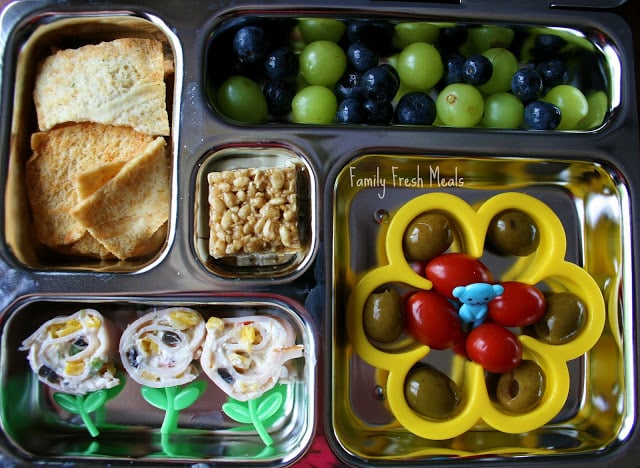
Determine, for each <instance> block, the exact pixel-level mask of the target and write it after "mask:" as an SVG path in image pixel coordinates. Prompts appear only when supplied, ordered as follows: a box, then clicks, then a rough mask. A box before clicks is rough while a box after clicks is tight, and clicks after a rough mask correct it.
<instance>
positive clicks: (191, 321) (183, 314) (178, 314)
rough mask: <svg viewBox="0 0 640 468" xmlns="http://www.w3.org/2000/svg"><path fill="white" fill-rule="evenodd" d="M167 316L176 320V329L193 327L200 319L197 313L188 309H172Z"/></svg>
mask: <svg viewBox="0 0 640 468" xmlns="http://www.w3.org/2000/svg"><path fill="white" fill-rule="evenodd" d="M169 317H170V318H171V320H172V321H174V322H176V327H177V328H178V330H184V329H185V328H188V327H193V326H194V325H197V324H198V322H199V321H200V317H198V315H197V314H195V313H194V312H191V311H188V310H174V311H173V312H171V313H170V314H169Z"/></svg>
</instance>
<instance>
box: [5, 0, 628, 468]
mask: <svg viewBox="0 0 640 468" xmlns="http://www.w3.org/2000/svg"><path fill="white" fill-rule="evenodd" d="M588 3H589V5H588V6H589V8H575V7H576V5H575V4H576V2H572V1H568V0H567V1H558V2H535V1H524V0H522V1H514V2H511V3H510V4H509V6H508V8H507V7H505V5H504V2H500V1H498V0H490V1H479V0H466V1H464V0H462V1H460V2H454V1H446V2H409V1H407V2H402V1H388V2H371V1H365V0H350V1H347V2H336V1H329V2H318V3H317V4H313V3H304V2H303V3H295V2H287V1H274V2H268V3H267V4H262V3H259V2H249V1H233V2H205V1H193V2H171V1H166V2H153V1H141V2H135V5H134V4H131V3H127V2H76V1H71V2H63V3H60V2H44V1H43V2H40V1H16V2H14V3H10V4H8V5H7V6H5V7H4V9H3V10H2V13H1V16H0V27H1V32H0V45H1V48H2V49H1V50H0V53H1V55H0V57H1V58H0V60H1V63H2V74H1V75H0V86H1V89H0V92H1V94H0V98H1V105H0V109H1V112H2V120H1V124H0V149H1V153H0V154H1V158H2V159H1V161H2V162H1V164H0V180H1V183H0V186H1V187H2V191H1V193H0V195H1V198H2V201H3V205H2V227H1V228H0V273H1V275H2V280H1V283H0V464H2V465H3V466H4V465H5V464H6V465H8V466H14V465H15V466H21V465H32V464H33V465H35V464H39V465H51V466H62V465H65V466H99V465H101V466H120V465H126V466H130V465H134V466H136V465H139V466H158V465H174V464H175V465H190V466H219V465H220V466H222V465H225V466H226V465H235V466H251V465H256V466H287V465H293V464H296V463H300V465H301V466H304V464H305V463H309V464H310V466H311V464H316V465H325V464H330V463H334V464H346V465H350V466H398V465H400V464H408V465H415V466H430V465H433V466H437V465H441V464H444V463H447V464H453V465H457V464H459V465H467V464H473V463H477V462H490V463H491V464H495V465H498V466H502V465H504V466H511V465H513V464H516V463H522V464H532V465H537V464H545V465H546V464H557V465H565V464H568V463H581V464H588V465H591V464H593V465H597V464H599V463H602V462H614V461H615V462H621V463H624V462H625V460H626V461H627V462H629V461H630V460H631V457H632V456H633V451H634V450H635V451H636V452H637V449H635V448H634V446H635V445H637V442H638V440H637V439H638V437H637V430H638V429H637V426H638V420H637V419H638V414H637V400H638V380H637V373H638V343H637V331H638V323H637V317H636V311H637V310H638V308H639V307H640V305H639V304H638V299H637V295H636V294H635V291H637V290H638V289H639V288H640V280H639V279H638V275H637V273H636V264H637V262H638V253H637V252H638V249H639V248H640V240H639V239H640V222H639V221H638V216H637V213H636V211H637V206H638V203H640V188H639V187H640V173H639V172H638V170H637V168H638V163H637V158H638V155H639V154H640V145H639V141H638V135H639V133H638V121H637V120H638V117H637V115H638V114H637V108H636V99H637V98H636V83H635V80H634V57H633V47H632V39H631V38H632V36H631V30H630V27H629V25H628V24H627V23H626V22H625V21H624V19H623V18H621V17H619V16H617V15H615V14H613V13H611V12H610V11H608V10H607V8H612V7H615V6H618V3H620V2H609V3H610V4H609V3H607V2H588ZM594 3H595V4H594ZM309 17H330V18H338V19H343V20H347V21H355V20H367V19H376V20H380V19H383V20H388V21H391V22H394V23H402V22H428V23H432V24H434V25H437V26H438V27H440V28H441V27H444V26H447V25H453V24H461V25H465V26H467V27H470V28H480V27H487V28H491V27H504V28H511V29H512V30H513V31H515V37H516V39H517V40H518V41H521V42H520V44H521V45H522V44H524V45H523V46H522V47H526V44H527V41H529V43H530V41H532V38H534V37H535V35H536V34H541V33H550V34H556V35H560V36H561V37H563V38H564V39H565V40H567V41H568V44H569V45H568V46H567V50H568V52H567V57H569V59H570V60H569V63H570V67H569V72H570V75H571V77H572V80H574V81H575V82H576V83H579V84H580V86H583V87H584V89H585V90H588V91H589V92H596V91H597V92H600V96H604V97H605V102H606V104H605V105H604V108H603V112H602V116H601V118H600V119H597V120H596V123H595V124H594V125H592V126H590V127H589V128H583V129H578V130H550V131H530V130H523V129H504V130H503V129H490V128H480V127H476V128H455V127H447V126H444V125H440V124H438V123H437V122H436V124H435V125H433V126H412V125H396V124H394V125H338V124H326V125H320V124H298V123H292V122H290V121H270V122H265V123H239V122H234V121H231V120H229V119H227V118H226V117H225V116H224V115H223V114H222V112H221V111H220V108H219V105H218V104H217V103H216V101H215V99H214V98H212V97H213V96H215V89H216V87H218V86H219V85H220V81H221V79H224V77H225V76H226V73H227V72H226V71H225V63H226V62H225V60H226V59H227V53H228V47H229V34H230V31H234V28H236V27H237V25H238V24H250V23H252V22H260V21H276V20H277V21H281V25H282V27H283V28H287V27H288V28H292V26H291V25H292V24H295V21H294V20H296V19H299V18H309ZM256 18H257V19H256ZM278 24H280V23H278ZM121 37H144V38H155V39H158V40H160V41H161V42H162V44H163V47H164V51H165V55H166V56H167V57H170V58H171V59H172V61H173V69H174V71H173V72H172V73H171V74H169V75H168V76H167V78H166V80H165V81H166V86H167V111H168V115H169V121H170V128H171V135H170V136H168V137H167V138H166V140H167V146H168V154H169V158H170V183H169V189H170V193H171V194H170V206H169V212H170V215H169V220H168V222H167V224H166V230H164V231H162V232H161V233H160V234H161V235H162V236H164V238H163V240H162V242H161V243H160V246H159V247H158V248H157V249H156V250H155V251H153V252H152V253H150V254H148V255H146V256H143V257H137V258H131V259H126V260H120V261H118V260H111V259H105V260H102V261H100V260H93V259H88V258H76V257H70V256H66V255H61V254H59V253H55V252H52V251H50V250H48V249H46V248H43V246H42V245H39V243H38V242H37V241H36V240H35V237H34V235H33V225H34V224H33V223H34V222H37V220H34V219H33V216H32V213H31V210H30V207H29V203H28V200H27V195H26V192H27V188H26V181H25V164H26V161H27V159H28V158H29V156H30V154H31V149H30V136H31V134H32V133H34V132H35V131H37V122H36V112H35V107H34V101H33V94H32V93H33V87H34V80H35V73H34V71H35V69H36V67H37V64H38V63H39V62H40V61H41V60H42V59H43V58H44V57H45V56H47V55H48V54H50V53H51V51H52V50H54V49H56V48H62V49H64V48H75V47H79V46H82V45H86V44H91V43H97V42H100V41H106V40H113V39H116V38H121ZM390 60H392V59H390ZM284 164H292V165H293V166H295V168H296V187H297V192H296V200H297V207H298V218H297V223H298V230H299V232H298V233H299V235H300V241H301V242H300V246H299V248H298V249H296V250H295V251H293V252H290V251H289V252H284V253H276V254H269V255H246V256H245V255H239V256H235V257H234V256H231V257H226V258H222V259H220V258H216V259H214V258H212V257H211V256H210V255H209V226H208V222H209V200H208V189H207V184H208V182H207V174H208V173H209V172H212V171H222V170H228V169H241V168H256V167H276V166H281V165H284ZM422 204H424V205H422ZM422 206H424V207H425V208H422ZM500 207H503V208H504V207H507V208H513V209H521V210H523V211H525V212H526V213H528V214H530V215H531V216H532V217H533V218H534V219H536V220H537V221H538V222H539V224H540V226H539V227H540V229H541V236H542V240H541V247H540V251H538V252H537V253H535V254H533V255H532V256H531V257H527V258H523V259H522V258H521V259H518V258H516V259H514V258H508V257H507V258H506V257H504V256H501V255H497V254H495V253H492V252H489V251H488V250H487V249H485V248H484V242H485V234H486V230H487V225H488V223H489V221H490V219H491V217H492V216H493V215H495V214H497V213H498V212H499V209H500ZM423 210H424V211H435V212H438V213H444V214H446V215H447V216H449V217H450V219H453V220H454V223H453V224H454V237H455V241H454V243H453V244H452V247H451V248H450V251H453V252H467V253H470V254H472V255H474V256H476V257H477V258H481V259H482V261H483V262H485V263H486V265H487V266H488V267H489V268H490V269H491V270H492V271H493V272H494V274H495V276H496V280H497V281H509V280H514V279H517V280H522V281H524V282H529V283H530V284H532V285H541V287H543V288H547V289H548V290H550V291H570V292H574V293H576V294H577V295H578V296H580V297H581V298H583V299H584V300H585V302H586V303H587V304H588V312H587V314H588V315H587V319H586V325H585V331H584V332H583V333H582V335H580V334H579V337H578V338H577V341H576V342H575V343H574V344H572V345H568V346H564V347H563V346H560V347H555V348H554V347H553V346H548V345H545V344H540V343H539V342H538V341H537V340H536V339H535V338H532V337H531V336H526V333H525V330H517V331H516V333H517V334H518V336H519V338H518V339H520V341H521V342H522V344H523V347H524V354H523V356H524V358H525V359H529V360H533V361H535V362H537V363H539V364H540V366H541V367H542V368H543V370H544V371H545V373H546V375H547V382H546V390H545V392H546V393H545V394H544V396H543V397H542V400H541V403H540V408H539V411H538V410H532V411H531V412H530V414H525V415H521V416H519V415H513V414H511V413H508V412H505V411H503V410H501V409H500V408H499V407H498V405H497V404H496V402H495V399H494V398H493V396H492V390H491V386H490V384H489V383H487V382H489V381H490V380H491V376H490V375H489V374H488V373H486V372H485V371H483V370H482V369H481V368H480V367H478V366H475V364H474V363H470V362H469V361H468V360H465V359H461V358H460V356H458V355H456V354H455V353H453V352H441V351H437V352H436V351H435V350H429V348H428V347H426V346H423V345H420V344H416V343H415V342H413V341H411V339H410V338H408V337H405V338H407V339H406V340H404V341H402V343H401V344H399V345H398V346H396V347H395V348H394V347H393V346H391V347H384V346H377V345H375V343H372V342H371V341H370V340H368V339H367V337H366V336H365V334H364V332H363V326H362V319H361V317H362V310H361V307H362V304H363V303H364V301H365V300H366V297H367V295H368V294H369V293H371V292H373V291H374V290H376V288H379V287H387V286H391V287H395V288H397V289H398V290H399V291H401V292H402V293H407V292H412V291H415V290H416V289H430V288H431V286H432V285H431V284H430V283H429V282H428V281H426V280H425V278H424V277H423V276H420V274H419V273H416V271H417V269H416V268H414V267H415V265H410V264H409V263H410V262H408V261H406V259H404V257H403V254H402V247H401V245H400V244H401V240H399V239H401V238H402V235H403V230H404V228H405V226H406V225H407V224H408V223H409V221H411V219H412V218H413V217H414V216H416V215H418V214H420V213H422V212H423ZM492 210H493V211H492ZM566 265H571V266H570V267H567V266H566ZM168 307H189V308H193V309H196V310H198V311H199V312H200V313H201V314H202V315H203V317H204V318H205V320H206V319H208V318H209V317H212V316H216V317H225V318H226V317H248V316H252V315H270V316H275V317H278V318H280V319H282V320H284V321H286V322H288V323H289V324H290V325H291V326H292V328H293V330H294V334H295V339H296V343H297V344H301V345H303V346H304V354H303V356H302V358H298V359H295V360H293V361H292V362H293V366H292V367H291V368H290V371H291V372H290V375H289V376H288V377H289V378H287V379H285V380H283V382H281V383H280V384H279V385H278V386H277V387H276V389H275V391H274V393H277V397H273V398H272V399H271V400H270V401H276V400H277V401H278V402H282V404H281V405H279V406H278V408H275V406H274V408H273V409H272V410H271V409H269V414H268V417H265V418H264V421H263V422H265V424H266V430H267V432H268V433H269V436H270V437H271V439H272V443H269V444H265V442H264V441H265V439H264V438H263V434H261V432H260V430H258V429H257V428H256V427H254V426H252V425H251V424H247V423H246V422H244V423H243V422H238V421H237V420H234V419H233V418H232V417H230V414H229V413H227V412H225V411H223V409H222V408H223V407H224V405H225V404H226V403H229V400H228V399H227V397H226V395H225V394H224V393H223V392H222V391H219V390H218V389H217V388H216V387H215V385H213V383H212V382H210V381H207V379H206V377H204V374H203V375H202V376H201V377H199V378H198V381H199V382H203V383H202V384H198V385H203V386H206V389H205V390H204V391H203V393H202V394H201V395H200V398H199V399H198V400H197V402H195V403H194V404H192V405H187V406H188V408H186V407H185V408H184V409H183V410H182V412H181V413H180V417H179V419H178V429H177V430H176V431H173V432H170V433H166V432H163V431H162V430H161V429H160V428H161V426H162V423H163V413H162V411H161V410H160V409H159V408H157V407H154V406H152V405H150V404H149V403H148V401H149V400H145V398H143V397H144V395H143V393H144V390H143V389H141V388H140V385H139V384H137V383H136V382H135V381H133V380H132V379H128V378H126V379H125V385H124V387H123V388H122V389H120V393H118V394H115V393H114V394H112V395H111V396H110V397H109V399H108V400H107V401H106V402H104V406H103V407H101V408H100V411H96V412H95V414H94V415H93V416H91V417H92V418H93V420H94V422H95V423H96V424H97V426H98V429H99V432H100V433H99V435H97V436H95V437H94V436H92V435H91V434H90V433H89V432H88V431H87V429H86V427H85V425H84V424H83V420H82V418H81V417H80V416H79V415H77V414H74V413H73V412H72V411H69V407H64V405H61V403H60V401H61V400H60V399H59V397H56V396H55V395H54V392H53V391H52V390H51V389H48V388H47V387H46V386H45V385H43V384H42V383H40V382H39V380H38V378H37V376H35V375H34V374H33V373H32V372H31V370H30V367H29V364H28V362H27V358H26V354H27V353H26V352H24V351H22V350H20V345H21V343H22V341H23V340H25V339H26V338H27V337H28V336H29V335H31V334H32V333H33V332H34V331H35V330H36V329H37V328H38V327H40V326H41V325H42V324H43V323H45V322H46V321H47V320H49V319H51V318H53V317H56V316H59V315H70V314H72V313H74V312H76V311H78V310H80V309H85V308H93V309H96V310H98V311H100V313H102V314H103V315H104V316H105V317H107V318H109V319H110V320H111V321H112V322H114V323H116V325H118V326H120V327H121V328H124V327H126V325H127V324H128V323H131V322H132V321H133V320H135V319H136V318H137V317H139V316H141V314H143V313H146V312H149V311H153V310H158V309H161V308H168ZM418 363H422V364H429V365H432V366H434V367H436V368H438V369H439V370H441V371H442V372H444V373H446V374H447V375H448V376H449V377H450V378H451V379H452V380H453V381H454V382H455V383H456V384H457V385H459V386H460V387H461V388H462V393H461V394H462V396H461V402H462V403H461V405H460V408H462V409H460V410H459V413H457V414H454V416H452V417H451V418H450V419H444V420H438V419H437V418H436V419H433V418H428V417H423V416H420V415H416V414H415V412H414V411H412V410H411V409H410V408H409V407H408V406H407V404H406V401H405V398H404V397H403V394H402V388H403V382H404V378H405V376H406V373H407V372H408V370H409V368H411V367H412V366H413V365H414V364H418ZM554 392H558V394H559V395H560V396H558V395H556V394H555V393H554ZM234 403H237V402H234ZM258 405H259V403H258ZM232 406H233V405H232ZM240 406H242V405H240ZM266 406H267V405H266V404H265V405H263V407H262V408H263V409H264V410H265V411H266V409H265V408H266ZM226 408H229V406H226ZM236 408H238V406H236ZM236 414H237V413H236ZM265 414H266V413H265Z"/></svg>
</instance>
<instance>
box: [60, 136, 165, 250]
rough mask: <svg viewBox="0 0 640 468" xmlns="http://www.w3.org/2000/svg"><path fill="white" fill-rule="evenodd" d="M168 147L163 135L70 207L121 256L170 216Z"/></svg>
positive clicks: (96, 234) (101, 240)
mask: <svg viewBox="0 0 640 468" xmlns="http://www.w3.org/2000/svg"><path fill="white" fill-rule="evenodd" d="M165 147H166V143H165V141H164V138H162V137H158V138H157V139H156V140H155V141H154V142H153V143H152V144H151V145H149V147H148V148H147V149H146V151H145V152H144V153H142V154H141V155H139V156H137V157H136V158H134V159H132V160H130V161H128V162H127V163H126V164H124V165H123V166H122V168H121V169H120V171H119V172H118V173H117V174H116V175H115V177H113V178H111V179H110V180H109V181H108V182H107V183H105V184H104V185H103V186H102V187H100V188H99V189H97V190H96V191H94V192H93V193H91V195H89V196H88V197H87V198H84V199H81V200H80V203H79V204H78V205H77V206H76V207H74V208H73V209H72V210H71V214H72V215H73V216H74V217H75V218H76V219H77V220H78V221H79V222H80V223H81V224H82V225H83V226H84V227H85V228H86V229H87V231H89V232H90V233H91V235H92V236H93V237H95V238H96V240H98V242H100V243H101V244H102V245H103V246H105V247H106V248H107V249H108V250H109V251H110V252H112V253H113V254H114V255H115V256H116V257H118V258H119V259H126V258H129V257H131V256H132V255H133V254H134V253H135V252H136V251H137V250H138V248H139V247H140V246H141V245H143V244H146V243H147V242H148V241H149V240H150V239H151V238H152V237H153V235H154V234H155V233H156V231H158V229H159V228H160V227H161V226H162V225H163V224H164V223H165V222H166V221H167V220H168V218H169V202H170V196H171V190H170V184H169V181H170V175H169V160H168V158H167V155H166V151H165ZM83 177H84V176H83Z"/></svg>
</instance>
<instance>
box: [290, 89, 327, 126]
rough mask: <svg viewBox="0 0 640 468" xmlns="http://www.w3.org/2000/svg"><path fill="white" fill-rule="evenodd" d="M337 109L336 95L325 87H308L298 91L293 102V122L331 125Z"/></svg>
mask: <svg viewBox="0 0 640 468" xmlns="http://www.w3.org/2000/svg"><path fill="white" fill-rule="evenodd" d="M337 109H338V103H337V101H336V95H335V94H333V91H332V90H330V89H329V88H327V87H325V86H318V85H311V86H307V87H306V88H303V89H301V90H300V91H298V93H297V94H296V95H295V96H294V98H293V101H292V102H291V110H292V114H293V121H294V122H297V123H305V124H327V123H331V122H333V121H334V118H335V115H336V110H337Z"/></svg>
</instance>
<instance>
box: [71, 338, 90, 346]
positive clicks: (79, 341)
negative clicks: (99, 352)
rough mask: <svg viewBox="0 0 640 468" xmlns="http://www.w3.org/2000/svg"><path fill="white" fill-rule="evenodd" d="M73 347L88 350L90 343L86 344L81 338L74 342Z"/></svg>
mask: <svg viewBox="0 0 640 468" xmlns="http://www.w3.org/2000/svg"><path fill="white" fill-rule="evenodd" d="M73 346H76V347H78V348H86V347H87V346H89V343H87V342H86V340H85V339H84V337H83V336H80V337H78V338H77V339H76V341H74V342H73Z"/></svg>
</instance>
